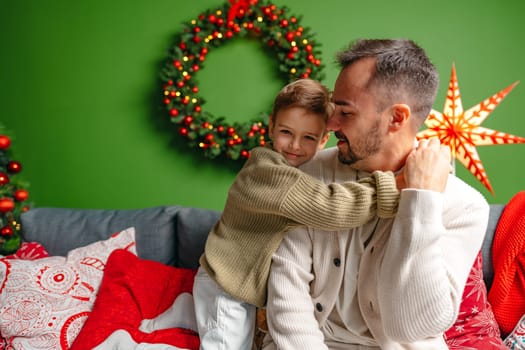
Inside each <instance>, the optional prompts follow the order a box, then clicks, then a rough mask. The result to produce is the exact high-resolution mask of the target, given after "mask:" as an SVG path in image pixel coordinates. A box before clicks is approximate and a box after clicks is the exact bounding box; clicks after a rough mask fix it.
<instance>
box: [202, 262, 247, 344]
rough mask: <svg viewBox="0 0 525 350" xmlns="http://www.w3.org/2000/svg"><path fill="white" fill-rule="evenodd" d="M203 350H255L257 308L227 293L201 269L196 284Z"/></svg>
mask: <svg viewBox="0 0 525 350" xmlns="http://www.w3.org/2000/svg"><path fill="white" fill-rule="evenodd" d="M193 300H194V302H195V316H196V320H197V328H198V330H199V337H200V341H201V346H200V350H251V349H252V346H253V336H254V327H255V312H256V308H255V306H254V305H251V304H248V303H245V302H242V301H239V300H237V299H235V298H233V297H232V296H231V295H229V294H228V293H226V292H225V291H224V290H223V289H222V288H221V287H219V285H218V284H217V283H216V282H215V281H214V280H212V279H211V278H210V276H209V275H208V273H207V272H206V270H204V269H203V268H202V267H199V270H198V271H197V275H196V276H195V282H194V284H193Z"/></svg>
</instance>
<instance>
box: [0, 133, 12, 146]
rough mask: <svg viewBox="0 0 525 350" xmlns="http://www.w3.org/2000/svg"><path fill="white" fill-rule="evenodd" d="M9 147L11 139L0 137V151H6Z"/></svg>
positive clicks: (4, 136)
mask: <svg viewBox="0 0 525 350" xmlns="http://www.w3.org/2000/svg"><path fill="white" fill-rule="evenodd" d="M9 145H11V139H10V138H9V137H8V136H6V135H0V149H8V148H9Z"/></svg>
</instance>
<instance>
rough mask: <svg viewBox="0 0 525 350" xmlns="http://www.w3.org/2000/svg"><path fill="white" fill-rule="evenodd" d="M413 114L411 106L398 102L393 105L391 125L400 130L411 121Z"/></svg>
mask: <svg viewBox="0 0 525 350" xmlns="http://www.w3.org/2000/svg"><path fill="white" fill-rule="evenodd" d="M410 116H411V111H410V106H409V105H407V104H404V103H396V104H395V105H393V106H392V115H391V118H390V127H391V128H393V129H395V130H398V129H400V128H401V127H402V126H404V125H405V124H406V123H408V122H409V120H410Z"/></svg>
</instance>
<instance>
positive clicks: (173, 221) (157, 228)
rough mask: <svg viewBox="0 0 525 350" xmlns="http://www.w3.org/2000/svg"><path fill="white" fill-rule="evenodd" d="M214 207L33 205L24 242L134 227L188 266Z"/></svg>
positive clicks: (142, 240) (53, 250) (52, 243)
mask: <svg viewBox="0 0 525 350" xmlns="http://www.w3.org/2000/svg"><path fill="white" fill-rule="evenodd" d="M503 208H504V206H503V205H500V204H492V205H491V206H490V217H489V223H488V227H487V232H486V235H485V241H484V243H483V248H482V251H483V273H484V278H485V283H486V285H487V289H489V288H490V286H491V284H492V280H493V269H492V259H491V244H492V238H493V235H494V231H495V229H496V225H497V222H498V219H499V217H500V215H501V213H502V210H503ZM219 216H220V212H219V211H216V210H208V209H200V208H192V207H183V206H160V207H152V208H144V209H136V210H87V209H65V208H33V209H31V210H29V211H28V212H26V213H24V214H22V216H21V221H22V234H23V238H24V240H26V241H36V242H40V243H41V244H42V245H43V246H44V247H45V248H46V250H47V251H48V252H49V254H50V255H61V256H64V255H66V254H67V252H68V251H69V250H71V249H74V248H78V247H82V246H85V245H87V244H89V243H93V242H96V241H98V240H103V239H106V238H108V237H109V236H110V235H111V234H112V233H115V232H119V231H121V230H123V229H125V228H128V227H131V226H134V227H135V230H136V241H137V253H138V255H139V256H140V257H141V258H144V259H150V260H155V261H159V262H161V263H164V264H168V265H174V266H178V267H184V268H196V267H197V266H198V259H199V256H200V255H201V253H202V252H203V249H204V243H205V241H206V237H207V234H208V232H209V231H210V229H211V227H212V226H213V224H214V223H215V222H216V221H217V220H218V218H219Z"/></svg>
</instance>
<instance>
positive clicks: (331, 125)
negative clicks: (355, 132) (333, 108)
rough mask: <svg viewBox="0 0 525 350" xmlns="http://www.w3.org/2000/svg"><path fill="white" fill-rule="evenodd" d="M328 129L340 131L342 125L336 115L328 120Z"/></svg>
mask: <svg viewBox="0 0 525 350" xmlns="http://www.w3.org/2000/svg"><path fill="white" fill-rule="evenodd" d="M326 129H327V130H328V131H336V130H339V129H340V124H339V120H338V118H337V117H336V116H335V113H334V114H332V115H331V116H330V118H328V121H327V122H326Z"/></svg>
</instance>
